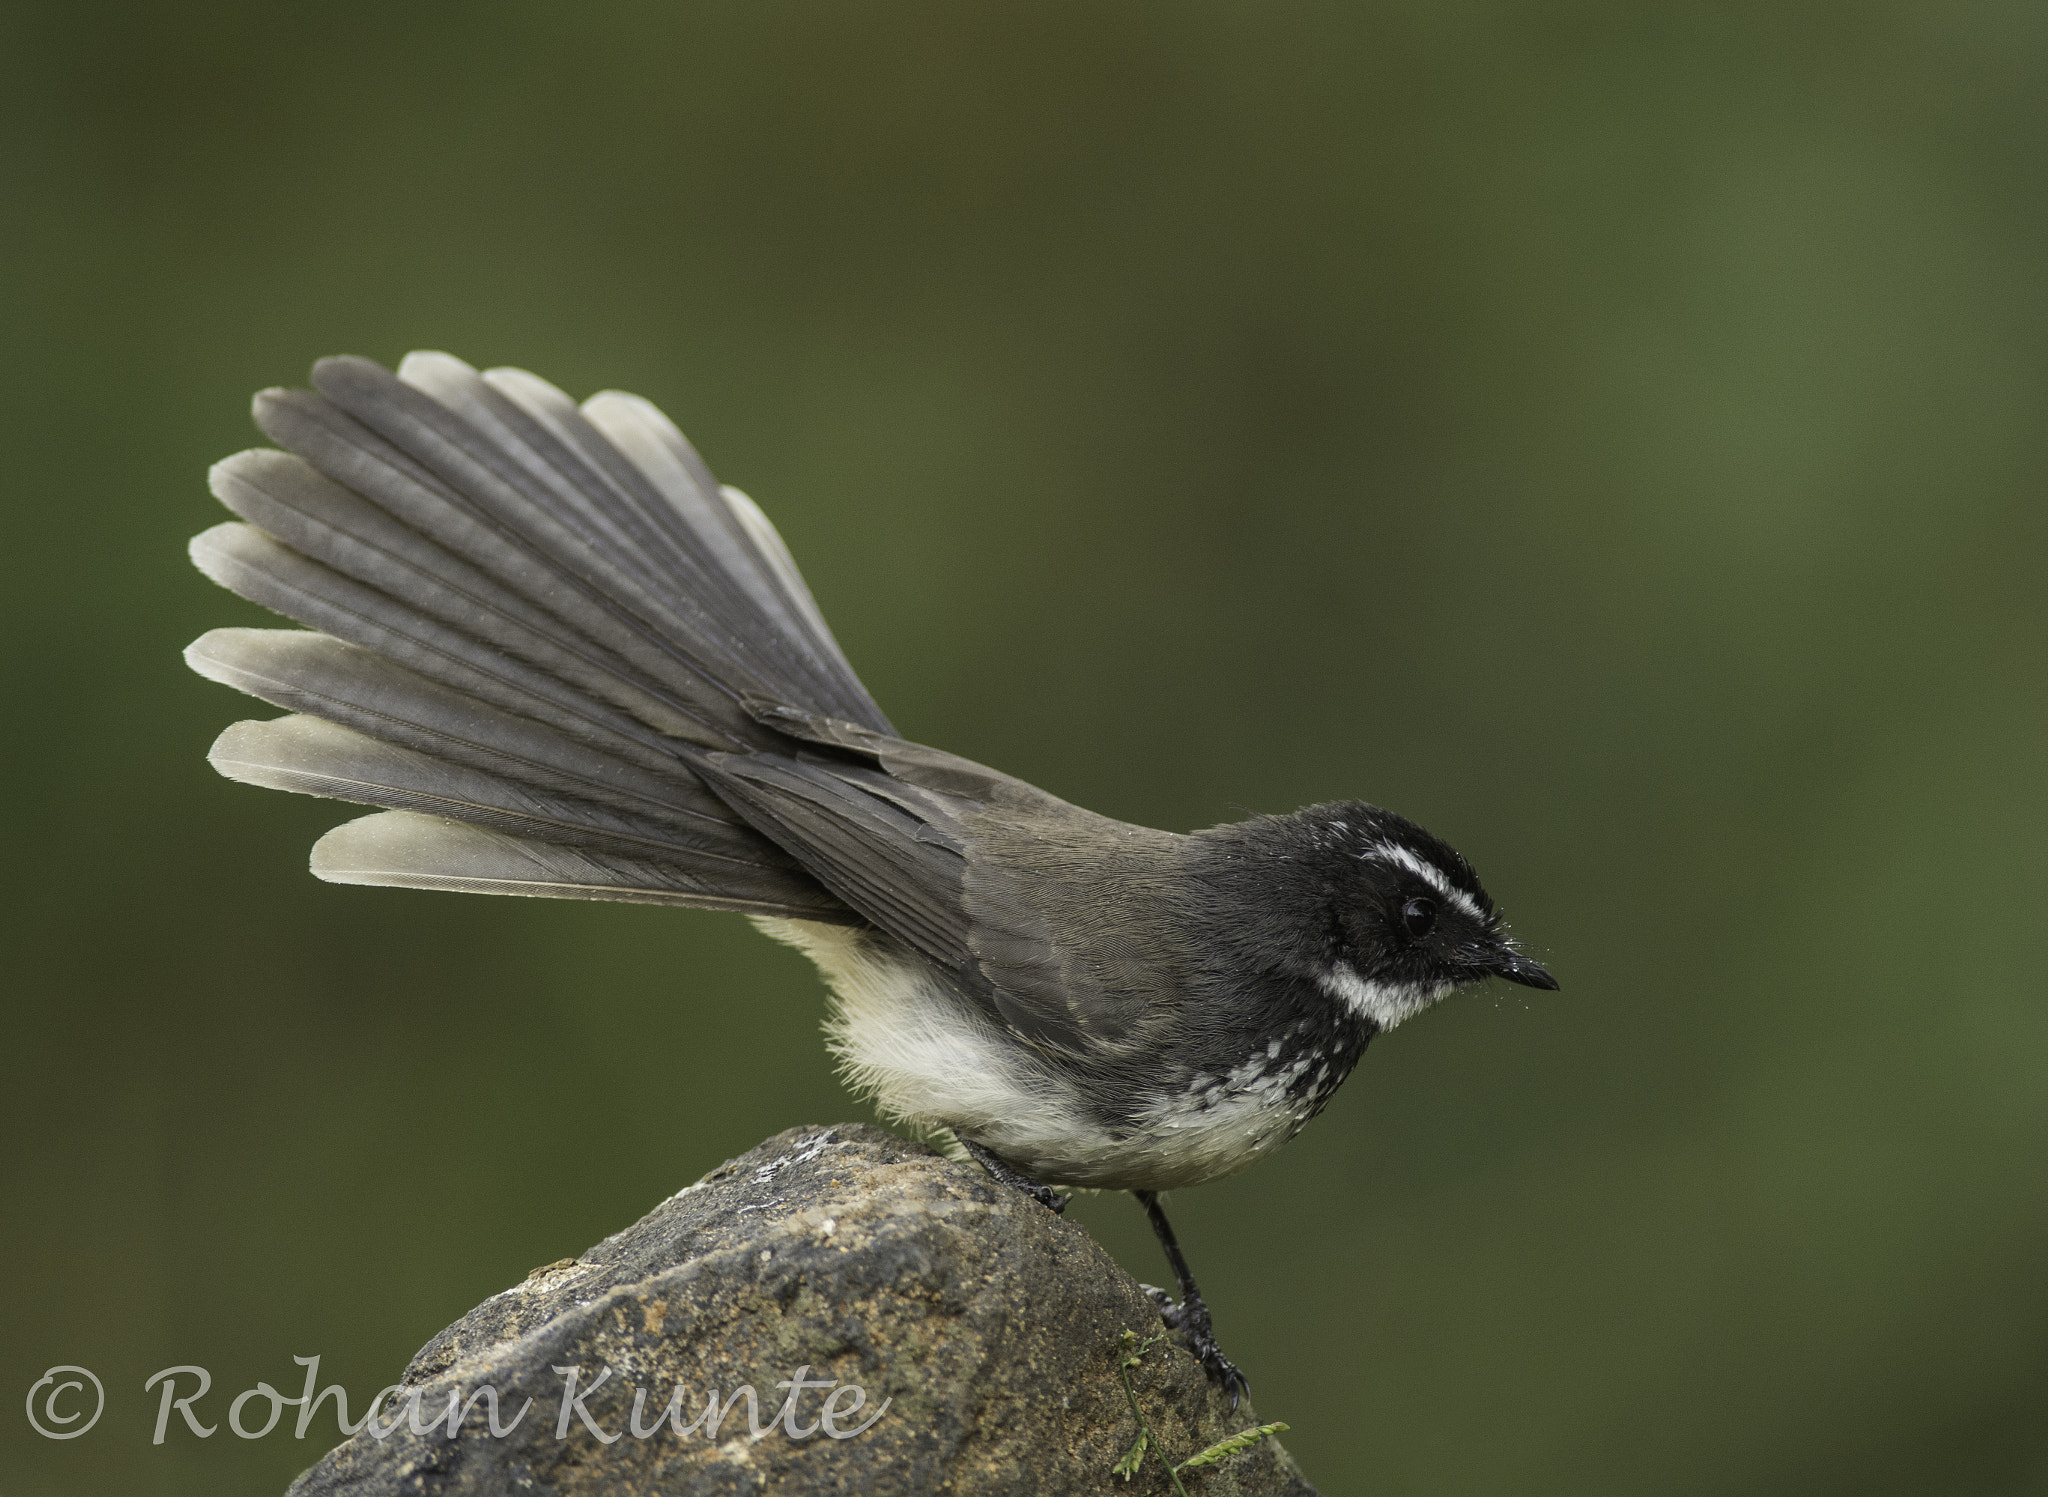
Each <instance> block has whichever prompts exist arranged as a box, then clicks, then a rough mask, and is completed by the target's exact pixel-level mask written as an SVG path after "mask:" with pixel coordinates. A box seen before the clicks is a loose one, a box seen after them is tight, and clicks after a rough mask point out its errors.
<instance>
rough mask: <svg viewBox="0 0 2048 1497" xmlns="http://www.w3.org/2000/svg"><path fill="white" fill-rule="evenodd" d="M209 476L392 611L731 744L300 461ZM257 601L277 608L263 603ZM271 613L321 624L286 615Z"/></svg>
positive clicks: (692, 734) (245, 458)
mask: <svg viewBox="0 0 2048 1497" xmlns="http://www.w3.org/2000/svg"><path fill="white" fill-rule="evenodd" d="M208 479H209V482H210V484H211V485H212V488H213V492H214V495H215V496H216V497H217V498H218V499H219V500H220V501H221V502H222V503H223V504H225V505H226V506H227V507H228V508H229V509H230V510H232V511H234V512H235V513H236V514H237V515H240V516H241V517H242V518H243V519H244V520H246V521H248V522H249V523H250V524H251V525H253V526H255V527H256V528H257V529H258V530H260V531H262V532H263V533H264V534H266V535H268V536H271V537H273V538H275V540H276V541H278V542H279V543H281V545H282V546H283V547H286V548H289V549H290V550H291V551H294V552H297V553H298V554H299V555H300V556H303V557H307V558H310V559H312V560H314V561H317V562H320V563H322V564H324V565H325V566H327V567H329V568H331V569H332V570H334V571H336V572H338V573H340V574H341V575H342V576H344V577H348V578H353V579H354V580H355V581H357V582H360V583H362V584H364V585H365V586H366V587H368V588H371V589H373V590H375V591H376V592H377V593H379V594H381V595H382V596H383V598H384V599H385V600H387V603H388V606H389V607H392V608H397V607H400V606H402V605H400V603H399V601H398V600H400V599H403V600H405V605H409V606H410V607H412V608H416V609H417V610H419V612H421V613H423V614H425V615H427V616H429V617H431V618H433V619H436V620H438V621H439V622H441V623H443V624H445V625H448V626H450V627H452V628H454V629H456V630H459V631H462V632H464V633H466V634H470V635H473V636H475V638H476V639H477V640H478V641H479V643H482V644H485V645H488V646H490V647H491V648H493V649H494V650H497V651H500V652H502V653H504V654H506V655H509V656H512V657H514V658H515V659H519V660H523V661H525V662H527V663H529V664H531V665H533V666H535V667H537V668H539V669H540V670H542V671H544V672H546V673H548V674H550V675H553V676H555V677H557V678H558V679H560V680H561V681H562V682H563V683H565V684H566V685H569V686H571V687H575V688H577V689H580V690H582V691H584V692H587V693H589V694H590V695H591V696H594V697H596V698H598V699H599V700H600V701H603V702H606V703H608V704H610V705H611V706H613V707H616V708H618V709H619V710H620V711H622V712H624V713H627V714H629V715H630V716H632V717H633V718H635V719H637V720H638V721H639V722H642V723H645V724H646V725H647V726H648V727H650V728H652V729H654V730H655V732H656V733H658V734H667V735H670V736H674V737H679V738H688V739H691V740H693V741H697V742H702V743H706V744H712V745H717V746H719V747H732V746H735V740H734V739H733V737H732V735H731V734H729V733H726V732H724V731H723V730H721V729H720V728H719V727H718V726H717V725H716V724H715V723H714V722H713V721H711V720H710V719H709V718H707V717H706V716H705V715H704V714H702V713H700V712H697V711H695V710H694V709H693V708H692V707H691V706H690V705H689V703H688V702H686V701H683V700H680V699H678V698H677V697H676V696H675V695H674V694H672V693H669V692H664V691H659V690H652V689H650V688H648V687H647V686H645V685H644V684H642V683H641V681H640V680H638V679H637V678H636V677H635V675H634V672H633V671H632V669H631V668H630V667H629V666H627V665H626V664H625V663H624V662H623V661H621V660H620V659H619V657H618V656H617V655H615V654H613V653H612V652H611V651H609V650H607V649H605V648H604V647H603V646H602V645H599V644H595V643H593V642H591V641H589V640H587V639H583V638H581V637H578V636H576V635H574V634H572V633H571V632H570V631H569V630H568V629H567V628H566V627H565V626H564V625H563V624H562V622H561V621H560V620H558V619H556V618H555V617H553V616H552V615H550V614H549V613H547V612H546V611H545V610H544V609H542V608H540V607H538V606H537V605H535V604H532V603H529V602H528V601H527V600H526V599H525V598H523V597H522V596H520V595H519V594H518V593H517V592H514V591H513V590H512V589H511V588H509V587H507V586H506V585H505V584H504V583H502V582H500V581H498V580H497V579H496V578H494V577H492V576H490V575H489V574H488V573H486V572H484V571H482V570H480V569H479V568H477V567H475V566H472V565H471V564H470V563H468V562H466V561H464V560H462V559H461V558H460V557H458V556H456V555H454V554H453V553H451V552H449V551H447V550H445V549H444V548H442V547H441V546H438V545H436V544H435V543H434V542H433V541H431V540H429V539H428V538H427V537H426V536H423V535H421V534H420V533H419V532H418V531H416V530H413V529H411V528H410V527H408V526H407V525H405V524H403V523H402V522H400V521H399V520H397V519H395V518H393V517H392V516H391V515H389V514H387V513H386V512H385V511H383V510H381V509H379V508H378V507H377V506H376V505H374V504H372V503H370V502H369V501H368V500H366V499H363V498H361V497H360V496H358V495H356V494H354V493H352V492H350V491H349V490H348V489H345V488H343V487H342V486H341V485H340V484H338V483H335V482H334V481H333V480H332V479H329V478H327V477H325V476H324V475H323V474H321V473H319V472H317V471H316V470H315V469H314V468H313V467H312V466H311V465H309V464H308V463H306V462H305V461H304V459H302V458H298V457H294V456H293V455H292V454H290V453H288V452H277V451H274V450H270V449H263V448H259V449H256V450H253V451H249V452H240V453H237V454H235V456H233V457H230V458H226V459H224V460H222V461H221V462H218V463H216V464H214V466H213V471H212V472H211V473H210V474H209V475H208ZM225 528H226V527H217V528H216V529H215V530H213V531H208V532H207V535H209V536H213V535H217V534H219V533H220V531H221V530H223V529H225ZM193 546H194V548H195V554H194V558H193V559H194V560H195V561H196V562H197V563H198V565H199V568H200V570H201V571H203V572H206V573H207V575H208V576H209V577H212V578H213V579H214V580H215V581H217V582H220V583H221V584H222V585H223V586H225V587H228V588H229V589H231V590H235V591H240V587H239V585H238V583H237V582H236V581H234V580H230V579H229V578H228V577H226V576H224V575H221V574H220V573H217V572H216V571H213V570H210V567H211V566H212V565H214V563H213V562H212V561H211V560H210V559H209V558H208V557H206V556H204V555H201V554H199V553H200V551H201V549H202V548H206V547H207V546H208V543H207V542H206V541H205V540H204V538H203V537H202V538H200V539H197V540H195V541H194V542H193ZM245 596H247V595H246V594H245ZM257 601H260V602H263V603H264V604H265V606H266V607H272V608H276V607H277V605H276V604H275V603H272V602H271V601H270V600H269V599H267V598H266V599H259V600H257ZM278 611H280V612H284V613H286V614H288V615H289V616H290V617H293V618H296V619H297V620H298V621H299V622H300V623H302V624H307V625H310V626H312V627H314V628H318V627H321V626H320V624H319V623H318V622H317V621H315V620H313V619H309V618H306V617H304V616H302V615H300V614H296V613H292V612H291V610H289V609H279V610H278ZM364 642H365V641H362V640H358V641H357V643H364Z"/></svg>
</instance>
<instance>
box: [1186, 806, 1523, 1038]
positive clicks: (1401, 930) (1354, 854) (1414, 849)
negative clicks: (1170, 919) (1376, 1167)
mask: <svg viewBox="0 0 2048 1497" xmlns="http://www.w3.org/2000/svg"><path fill="white" fill-rule="evenodd" d="M1206 835H1207V836H1210V837H1214V838H1216V839H1217V843H1218V847H1219V850H1223V848H1224V847H1227V848H1228V856H1227V863H1228V866H1229V868H1230V872H1231V878H1230V882H1231V884H1232V885H1233V886H1234V887H1235V888H1236V890H1237V891H1238V896H1237V898H1235V899H1233V900H1232V901H1231V903H1230V908H1232V909H1233V910H1235V911H1238V912H1242V911H1245V910H1247V909H1251V908H1258V909H1260V910H1261V911H1262V912H1263V913H1265V914H1266V915H1267V916H1268V917H1269V918H1267V919H1263V920H1258V921H1254V922H1250V924H1249V926H1240V927H1239V929H1240V930H1241V931H1243V933H1244V937H1245V943H1246V944H1247V945H1249V946H1252V947H1255V948H1257V950H1259V951H1262V952H1264V953H1265V956H1264V958H1263V959H1264V960H1265V961H1272V962H1279V963H1283V964H1284V965H1285V966H1287V967H1289V968H1291V969H1292V970H1294V971H1296V972H1297V973H1303V974H1304V975H1306V976H1307V977H1308V978H1309V979H1310V980H1311V981H1313V982H1314V983H1315V985H1316V986H1317V987H1318V988H1320V989H1321V990H1322V992H1323V993H1324V994H1325V995H1326V996H1327V997H1328V998H1330V999H1331V1000H1332V1001H1334V1002H1336V1003H1338V1004H1340V1005H1341V1006H1342V1007H1343V1008H1344V1009H1345V1010H1346V1011H1347V1012H1348V1013H1350V1014H1352V1015H1354V1016H1355V1017H1357V1018H1360V1019H1365V1020H1369V1021H1370V1022H1371V1023H1372V1024H1374V1025H1375V1026H1376V1027H1378V1028H1380V1029H1391V1028H1393V1027H1394V1026H1395V1025H1396V1024H1398V1023H1400V1022H1401V1021H1402V1020H1403V1019H1406V1018H1408V1017H1410V1016H1411V1015H1414V1014H1417V1013H1420V1012H1421V1011H1422V1010H1423V1009H1425V1008H1428V1007H1429V1006H1430V1005H1431V1004H1433V1003H1435V1002H1437V1001H1438V1000H1439V999H1441V998H1443V997H1445V996H1447V995H1448V994H1450V993H1451V992H1453V991H1454V990H1456V989H1458V988H1461V987H1463V986H1465V985H1466V984H1468V983H1473V982H1477V981H1479V980H1480V979H1481V978H1486V977H1501V978H1505V979H1507V980H1508V981H1509V982H1516V983H1521V984H1522V985H1524V986H1525V987H1532V988H1545V989H1553V990H1554V989H1555V988H1556V987H1557V979H1556V978H1554V977H1552V976H1551V975H1550V974H1549V973H1548V972H1546V971H1545V970H1544V969H1543V968H1542V967H1541V966H1540V965H1538V964H1537V963H1536V962H1534V961H1532V960H1531V959H1530V958H1528V957H1526V956H1524V955H1523V954H1522V953H1521V951H1520V950H1519V949H1518V948H1517V947H1516V945H1515V943H1514V941H1513V940H1512V939H1511V938H1510V937H1509V936H1508V934H1507V929H1506V925H1505V923H1504V922H1503V920H1502V919H1501V914H1500V911H1499V910H1498V909H1496V908H1495V907H1494V903H1493V900H1492V899H1491V898H1489V897H1488V895H1487V893H1486V890H1485V889H1483V888H1481V887H1480V884H1479V878H1478V875H1476V874H1475V873H1473V871H1472V865H1471V864H1470V863H1467V862H1466V861H1465V860H1464V858H1462V857H1460V856H1459V855H1458V853H1457V852H1456V850H1455V849H1453V848H1452V847H1451V846H1450V845H1449V844H1448V843H1446V842H1444V841H1443V840H1442V839H1441V838H1438V837H1435V836H1433V835H1431V834H1430V833H1429V832H1426V831H1424V830H1423V829H1422V828H1421V827H1419V826H1417V825H1416V824H1415V823H1414V822H1412V821H1410V820H1408V819H1407V818H1406V817H1403V816H1397V815H1395V814H1394V813H1393V812H1392V811H1385V810H1381V809H1380V808H1379V807H1377V806H1369V805H1366V804H1364V803H1363V802H1361V801H1341V802H1334V803H1331V804H1327V805H1320V806H1310V807H1308V808H1306V809H1305V810H1301V811H1296V812H1295V813H1294V814H1293V815H1291V816H1263V817H1258V818H1255V819H1254V820H1252V821H1248V822H1239V823H1237V824H1236V825H1235V826H1233V827H1219V828H1216V829H1215V831H1214V832H1212V833H1209V834H1206ZM1248 954H1249V953H1248Z"/></svg>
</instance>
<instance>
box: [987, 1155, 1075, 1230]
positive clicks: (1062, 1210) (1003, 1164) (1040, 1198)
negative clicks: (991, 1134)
mask: <svg viewBox="0 0 2048 1497" xmlns="http://www.w3.org/2000/svg"><path fill="white" fill-rule="evenodd" d="M960 1143H961V1146H962V1147H963V1148H965V1149H966V1150H967V1152H968V1153H969V1154H971V1155H973V1156H974V1162H975V1163H976V1164H978V1165H980V1166H981V1167H982V1168H983V1169H985V1170H987V1171H988V1173H989V1178H991V1179H993V1180H995V1181H996V1182H997V1183H998V1184H1001V1185H1007V1186H1009V1187H1010V1188H1011V1189H1012V1190H1021V1191H1022V1192H1024V1194H1025V1195H1027V1196H1030V1197H1031V1199H1032V1200H1034V1201H1036V1202H1038V1204H1039V1205H1041V1206H1043V1207H1044V1208H1045V1209H1046V1210H1048V1211H1050V1212H1051V1213H1052V1214H1053V1215H1054V1216H1065V1215H1066V1214H1067V1202H1068V1201H1070V1200H1072V1199H1073V1197H1072V1196H1063V1195H1061V1194H1060V1193H1059V1192H1058V1191H1056V1190H1054V1189H1053V1188H1052V1187H1051V1186H1050V1185H1040V1184H1039V1183H1038V1182H1037V1181H1036V1180H1034V1179H1032V1178H1031V1177H1030V1176H1029V1175H1027V1174H1025V1173H1024V1172H1023V1171H1022V1170H1020V1169H1018V1168H1016V1167H1015V1166H1013V1165H1012V1164H1010V1163H1009V1161H1008V1160H1005V1159H1002V1158H1000V1157H999V1156H997V1155H996V1154H994V1153H992V1152H990V1151H989V1150H987V1149H984V1148H983V1147H982V1146H981V1145H980V1144H978V1143H975V1142H974V1141H973V1140H972V1139H967V1138H963V1139H961V1140H960Z"/></svg>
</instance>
